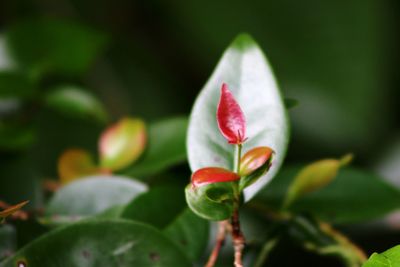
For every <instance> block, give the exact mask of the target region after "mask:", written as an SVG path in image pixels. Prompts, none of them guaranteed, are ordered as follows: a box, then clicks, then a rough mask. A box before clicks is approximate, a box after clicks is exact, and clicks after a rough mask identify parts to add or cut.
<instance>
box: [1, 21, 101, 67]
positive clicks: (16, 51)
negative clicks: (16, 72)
mask: <svg viewBox="0 0 400 267" xmlns="http://www.w3.org/2000/svg"><path fill="white" fill-rule="evenodd" d="M5 38H6V43H7V47H8V50H9V51H10V53H11V55H12V57H13V58H14V59H15V61H16V62H17V63H18V65H19V66H21V67H23V68H29V70H30V71H34V72H38V73H47V72H51V73H53V72H56V73H61V74H80V73H82V72H83V71H85V70H86V69H87V68H88V67H89V66H90V64H91V63H92V62H93V60H94V58H95V57H96V56H97V55H98V54H99V52H100V51H101V50H102V49H103V47H104V45H105V41H106V39H105V36H104V35H103V34H102V33H100V32H98V31H96V30H93V29H90V28H88V27H86V26H83V25H80V24H78V23H75V22H69V21H62V20H56V19H47V18H40V19H30V20H24V21H20V22H18V23H16V24H14V25H12V26H11V27H10V28H9V29H8V31H7V32H6V35H5Z"/></svg>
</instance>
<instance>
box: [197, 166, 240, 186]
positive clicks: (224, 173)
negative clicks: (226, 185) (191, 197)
mask: <svg viewBox="0 0 400 267" xmlns="http://www.w3.org/2000/svg"><path fill="white" fill-rule="evenodd" d="M239 179H240V176H239V175H238V174H237V173H234V172H231V171H229V170H226V169H223V168H218V167H208V168H203V169H200V170H197V171H196V172H194V173H193V175H192V181H191V182H192V185H193V186H194V187H197V186H202V185H207V184H212V183H222V182H233V181H237V180H239Z"/></svg>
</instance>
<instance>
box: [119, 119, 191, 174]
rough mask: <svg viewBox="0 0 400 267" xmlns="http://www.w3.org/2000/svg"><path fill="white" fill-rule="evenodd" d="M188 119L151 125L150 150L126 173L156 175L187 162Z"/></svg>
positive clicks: (149, 135)
mask: <svg viewBox="0 0 400 267" xmlns="http://www.w3.org/2000/svg"><path fill="white" fill-rule="evenodd" d="M186 130H187V118H186V117H176V118H170V119H166V120H162V121H159V122H156V123H152V124H150V125H149V129H148V148H147V149H146V151H145V154H144V155H143V157H142V159H140V160H139V161H138V162H136V163H135V164H134V165H133V166H132V167H131V168H129V169H128V170H127V171H126V172H125V173H127V174H129V175H131V176H134V177H142V176H148V175H152V174H156V173H157V172H160V171H162V170H164V169H166V168H168V167H170V166H173V165H176V164H178V163H180V162H183V161H185V160H186V146H185V140H186Z"/></svg>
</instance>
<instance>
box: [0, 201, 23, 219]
mask: <svg viewBox="0 0 400 267" xmlns="http://www.w3.org/2000/svg"><path fill="white" fill-rule="evenodd" d="M28 203H29V201H28V200H27V201H24V202H21V203H19V204H16V205H14V206H11V207H8V208H7V209H5V210H3V211H0V222H2V221H3V220H4V219H5V218H7V217H8V216H11V215H13V214H14V213H16V212H17V211H19V210H20V209H22V207H23V206H25V205H26V204H28Z"/></svg>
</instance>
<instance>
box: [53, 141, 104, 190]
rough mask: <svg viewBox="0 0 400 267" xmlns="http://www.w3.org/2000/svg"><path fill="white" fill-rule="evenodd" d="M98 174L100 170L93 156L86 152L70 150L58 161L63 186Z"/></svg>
mask: <svg viewBox="0 0 400 267" xmlns="http://www.w3.org/2000/svg"><path fill="white" fill-rule="evenodd" d="M97 172H99V169H98V168H97V166H96V165H95V164H94V162H93V158H92V156H91V155H90V154H89V153H88V152H87V151H85V150H82V149H69V150H66V151H65V152H64V153H63V154H62V155H61V156H60V158H59V159H58V176H59V178H60V180H61V183H62V184H67V183H69V182H72V181H73V180H75V179H77V178H80V177H84V176H89V175H92V174H96V173H97Z"/></svg>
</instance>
